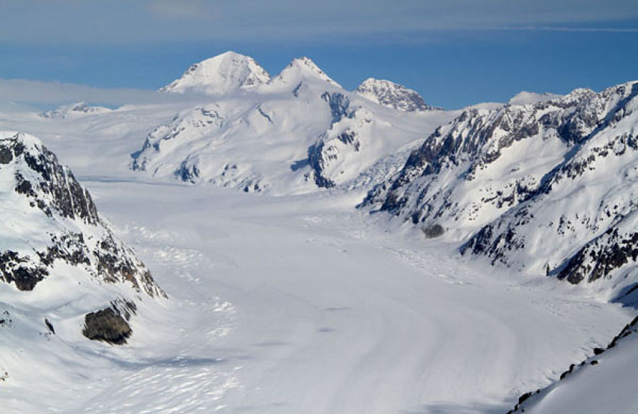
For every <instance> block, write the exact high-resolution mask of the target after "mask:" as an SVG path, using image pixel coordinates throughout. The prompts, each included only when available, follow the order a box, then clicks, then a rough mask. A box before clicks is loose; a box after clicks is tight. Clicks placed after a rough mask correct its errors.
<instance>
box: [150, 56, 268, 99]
mask: <svg viewBox="0 0 638 414" xmlns="http://www.w3.org/2000/svg"><path fill="white" fill-rule="evenodd" d="M269 80H270V75H269V74H268V72H266V70H265V69H264V68H262V67H261V66H259V64H258V63H257V62H255V60H254V59H253V58H251V57H248V56H244V55H241V54H239V53H235V52H226V53H222V54H221V55H218V56H215V57H213V58H210V59H206V60H204V61H202V62H199V63H196V64H194V65H192V66H191V67H189V68H188V69H187V70H186V72H184V74H183V75H182V77H181V78H179V79H176V80H175V81H173V82H171V83H170V84H168V85H166V86H164V87H163V88H161V89H160V92H170V93H187V92H195V93H203V94H212V95H223V94H226V93H229V92H233V91H236V90H239V89H250V88H253V87H255V86H258V85H263V84H265V83H267V82H268V81H269Z"/></svg>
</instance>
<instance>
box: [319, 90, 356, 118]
mask: <svg viewBox="0 0 638 414" xmlns="http://www.w3.org/2000/svg"><path fill="white" fill-rule="evenodd" d="M321 99H323V100H324V101H326V102H327V103H328V105H330V112H331V113H332V123H333V124H336V123H337V122H339V121H341V120H342V119H343V118H350V117H352V115H353V111H352V110H351V108H350V99H348V97H347V96H345V95H344V94H342V93H328V92H325V93H324V94H323V95H321Z"/></svg>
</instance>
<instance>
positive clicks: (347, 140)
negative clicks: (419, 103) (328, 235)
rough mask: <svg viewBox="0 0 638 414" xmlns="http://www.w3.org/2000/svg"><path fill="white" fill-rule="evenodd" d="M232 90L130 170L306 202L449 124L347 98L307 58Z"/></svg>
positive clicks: (173, 124)
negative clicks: (304, 195)
mask: <svg viewBox="0 0 638 414" xmlns="http://www.w3.org/2000/svg"><path fill="white" fill-rule="evenodd" d="M233 56H234V55H233ZM227 59H228V57H227V56H226V54H225V55H222V56H221V57H216V58H213V59H211V60H212V61H215V62H217V61H218V60H221V61H226V60H227ZM246 59H249V58H246V57H243V58H242V62H243V61H246ZM209 66H210V65H209ZM218 66H219V65H216V66H214V67H213V66H211V69H210V71H209V73H208V75H209V77H214V76H213V75H214V74H216V73H217V75H219V76H222V75H223V76H224V78H225V79H226V78H233V79H234V77H238V76H240V74H234V75H233V74H232V73H231V72H232V71H233V70H239V69H238V68H237V67H235V66H228V67H226V66H224V68H226V69H224V71H223V73H221V74H219V73H218V71H220V70H221V69H222V67H221V66H220V67H218ZM227 72H228V73H227ZM217 75H215V76H217ZM231 75H232V76H231ZM235 75H236V76H235ZM176 82H179V81H176ZM211 82H212V83H211V84H210V85H211V86H210V87H211V88H212V87H216V86H215V85H217V83H218V82H217V81H214V82H213V81H211ZM392 85H394V84H392ZM200 86H201V88H202V90H207V88H208V86H206V85H200ZM393 87H394V88H395V89H397V90H400V91H403V89H405V88H403V89H401V88H402V87H400V86H399V85H394V86H393ZM194 88H195V87H194ZM195 89H196V88H195ZM231 89H232V90H228V91H226V92H225V93H224V94H222V95H220V96H218V97H217V98H216V99H215V100H214V101H213V102H211V103H210V104H205V105H201V106H198V107H196V108H188V109H185V110H183V111H182V112H180V113H179V114H177V115H176V116H175V117H174V118H173V119H172V120H171V121H170V122H169V123H167V124H164V125H161V126H159V127H157V128H155V129H154V130H153V131H152V132H151V133H150V134H149V135H148V136H147V139H146V142H145V143H144V145H143V147H142V148H141V150H140V151H137V152H136V153H135V154H133V163H132V164H131V166H132V168H133V170H136V171H144V172H146V173H147V174H150V175H151V176H153V177H157V178H173V179H178V180H181V181H185V182H190V183H210V184H213V185H217V186H222V187H232V188H237V189H240V190H242V191H245V192H268V193H271V194H276V195H282V194H295V193H307V192H312V191H317V190H318V189H319V188H329V187H334V186H338V185H341V184H345V183H349V182H353V181H354V180H356V179H357V178H358V177H359V176H360V175H361V174H362V173H364V172H366V171H367V170H369V169H370V168H371V167H372V166H373V165H374V164H375V163H377V162H378V161H379V160H380V159H381V158H383V157H385V156H388V155H391V154H393V153H394V152H397V151H400V150H402V149H404V147H405V146H410V145H414V144H415V143H416V142H417V140H418V139H421V138H422V137H423V136H424V135H427V134H428V133H429V132H430V131H432V129H433V128H434V127H435V126H436V125H437V124H439V123H440V122H443V121H444V120H449V119H450V115H449V114H447V113H443V112H440V113H437V112H435V113H431V114H430V113H428V114H410V113H403V112H401V111H403V110H404V109H401V108H400V107H398V106H397V105H394V107H396V109H400V110H396V109H389V108H386V107H384V106H383V105H386V104H385V103H383V102H379V101H374V102H372V101H370V100H369V99H364V98H362V97H360V96H359V93H360V92H357V93H351V92H347V91H345V90H344V89H343V88H341V86H340V85H339V84H338V83H336V82H335V81H334V80H332V79H331V78H330V77H328V75H326V74H325V73H324V72H323V71H322V70H321V69H319V67H317V65H316V64H315V63H314V62H312V61H311V60H310V59H308V58H300V59H295V60H293V61H292V62H291V63H290V65H288V66H287V67H286V68H284V70H283V71H282V72H281V73H280V74H279V75H277V76H276V77H274V78H273V79H271V80H269V81H268V82H263V83H254V84H252V86H251V87H250V88H248V89H246V88H243V89H242V90H241V91H239V90H238V88H234V89H233V88H231ZM406 91H409V90H406ZM406 93H407V92H406ZM401 99H403V98H401V97H396V96H395V103H396V102H398V101H399V100H401ZM405 99H408V98H405ZM409 99H412V100H414V99H416V98H414V97H412V95H410V97H409ZM419 99H420V98H419ZM386 106H392V105H386ZM414 110H415V111H416V110H417V109H414ZM385 178H386V177H385V176H383V177H378V181H382V180H384V179H385Z"/></svg>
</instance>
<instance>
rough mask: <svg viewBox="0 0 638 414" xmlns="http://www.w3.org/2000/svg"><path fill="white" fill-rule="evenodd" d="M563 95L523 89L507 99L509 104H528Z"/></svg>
mask: <svg viewBox="0 0 638 414" xmlns="http://www.w3.org/2000/svg"><path fill="white" fill-rule="evenodd" d="M561 97H562V95H557V94H554V93H549V92H545V93H535V92H528V91H521V92H519V93H517V94H516V95H514V96H513V97H512V98H511V99H510V100H509V101H507V104H508V105H528V104H533V103H536V102H547V101H553V100H554V99H558V98H561Z"/></svg>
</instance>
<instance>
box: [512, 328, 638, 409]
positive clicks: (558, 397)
mask: <svg viewBox="0 0 638 414" xmlns="http://www.w3.org/2000/svg"><path fill="white" fill-rule="evenodd" d="M593 353H594V354H593V355H592V356H590V357H589V358H587V359H586V360H584V361H582V362H581V363H580V364H578V365H576V364H572V365H571V366H570V367H569V369H568V370H567V371H565V372H563V373H562V374H561V376H560V379H559V380H558V381H556V382H555V383H553V384H552V385H550V386H549V387H546V388H544V389H539V390H537V391H535V392H528V393H526V394H523V395H522V396H521V397H520V398H519V401H518V404H517V405H516V407H515V408H514V409H513V410H511V411H509V412H508V413H507V414H514V413H531V414H534V413H539V414H540V413H542V414H561V413H571V412H577V413H580V414H598V413H635V412H636V411H638V400H637V399H636V396H635V392H634V390H635V377H636V369H638V317H637V318H634V320H633V321H631V322H630V323H629V324H627V326H625V328H623V330H622V331H621V332H620V333H619V334H618V335H617V336H616V337H615V338H614V339H613V340H612V341H611V342H610V343H609V345H608V346H607V347H606V348H595V349H594V351H593Z"/></svg>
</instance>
